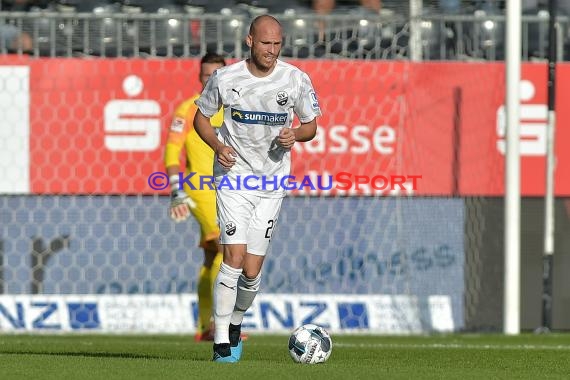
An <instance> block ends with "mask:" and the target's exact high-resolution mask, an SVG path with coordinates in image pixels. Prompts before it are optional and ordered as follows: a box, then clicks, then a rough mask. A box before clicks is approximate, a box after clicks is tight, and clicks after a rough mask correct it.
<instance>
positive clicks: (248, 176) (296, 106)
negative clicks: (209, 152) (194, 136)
mask: <svg viewBox="0 0 570 380" xmlns="http://www.w3.org/2000/svg"><path fill="white" fill-rule="evenodd" d="M196 104H197V105H198V107H199V108H200V111H201V112H202V113H203V114H204V116H206V117H211V116H212V115H214V114H215V113H216V112H217V111H218V110H219V109H220V107H221V106H223V107H224V122H223V124H222V126H221V127H220V128H219V133H218V139H220V141H221V142H223V143H224V144H225V145H229V146H231V147H233V148H234V150H235V151H236V152H237V154H238V156H237V157H236V163H235V164H234V166H233V167H232V168H231V169H230V170H229V171H228V170H225V169H224V168H223V167H222V166H221V165H220V164H219V163H218V160H217V159H215V160H214V176H215V177H216V184H217V186H218V187H220V188H221V187H223V186H227V188H228V189H229V188H232V189H235V190H250V191H256V192H257V194H258V195H260V196H265V197H283V196H285V188H284V187H283V186H281V185H282V180H283V178H285V177H287V176H288V175H289V174H290V172H291V152H290V150H286V149H284V148H282V147H281V146H279V145H278V144H277V136H278V135H279V131H280V130H281V129H283V128H290V127H291V125H292V123H293V117H294V114H295V115H297V117H298V119H299V120H300V121H301V123H308V122H310V121H311V120H313V119H314V118H315V117H317V116H319V115H321V111H320V108H319V103H318V101H317V97H316V95H315V90H314V89H313V85H312V83H311V80H310V79H309V76H308V75H307V74H306V73H304V72H302V71H301V70H300V69H298V68H297V67H295V66H293V65H291V64H288V63H285V62H283V61H281V60H277V63H276V66H275V68H274V69H273V72H272V73H271V74H269V75H268V76H266V77H263V78H259V77H256V76H254V75H252V74H251V73H250V72H249V70H248V69H247V65H246V61H240V62H237V63H234V64H232V65H229V66H225V67H222V68H219V69H218V70H216V71H215V72H214V74H213V75H212V76H211V77H210V79H209V80H208V83H207V84H206V87H205V88H204V91H203V92H202V95H201V96H200V98H199V99H198V100H197V101H196ZM285 179H286V178H285ZM228 181H229V182H228ZM275 184H276V185H277V186H275ZM244 185H245V186H244ZM285 186H286V185H285ZM254 189H255V190H254Z"/></svg>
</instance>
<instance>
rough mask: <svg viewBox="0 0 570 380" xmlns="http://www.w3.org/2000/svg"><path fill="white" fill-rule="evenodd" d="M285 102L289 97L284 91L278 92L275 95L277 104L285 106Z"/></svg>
mask: <svg viewBox="0 0 570 380" xmlns="http://www.w3.org/2000/svg"><path fill="white" fill-rule="evenodd" d="M287 100H289V95H287V93H286V92H285V91H279V92H278V93H277V104H279V105H280V106H284V105H285V104H287Z"/></svg>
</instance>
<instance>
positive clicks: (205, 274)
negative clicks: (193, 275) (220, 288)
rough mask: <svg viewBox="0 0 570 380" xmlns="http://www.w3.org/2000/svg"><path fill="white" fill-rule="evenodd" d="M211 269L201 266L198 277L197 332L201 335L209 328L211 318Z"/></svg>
mask: <svg viewBox="0 0 570 380" xmlns="http://www.w3.org/2000/svg"><path fill="white" fill-rule="evenodd" d="M211 274H212V268H208V267H205V266H202V267H201V268H200V274H199V275H198V319H199V320H198V323H199V325H198V331H199V332H200V333H203V332H204V331H205V330H207V329H208V328H209V327H210V319H211V318H212V297H213V296H212V283H211Z"/></svg>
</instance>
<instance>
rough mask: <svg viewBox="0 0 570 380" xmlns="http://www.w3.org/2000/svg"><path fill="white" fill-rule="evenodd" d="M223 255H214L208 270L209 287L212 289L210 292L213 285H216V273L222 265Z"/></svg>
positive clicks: (219, 253)
mask: <svg viewBox="0 0 570 380" xmlns="http://www.w3.org/2000/svg"><path fill="white" fill-rule="evenodd" d="M223 258H224V255H223V254H222V253H221V252H218V253H217V254H216V257H214V262H213V263H212V267H211V268H210V286H211V287H212V291H213V289H214V284H215V283H216V277H218V272H219V271H220V265H221V264H222V260H223Z"/></svg>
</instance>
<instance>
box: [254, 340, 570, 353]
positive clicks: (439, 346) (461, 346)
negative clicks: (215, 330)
mask: <svg viewBox="0 0 570 380" xmlns="http://www.w3.org/2000/svg"><path fill="white" fill-rule="evenodd" d="M255 345H260V346H281V344H276V343H265V342H263V343H258V342H255ZM333 346H334V347H342V348H411V349H420V350H422V349H429V350H432V349H454V350H456V349H466V350H562V351H570V345H562V344H559V345H546V344H461V343H445V344H443V343H430V344H397V343H336V342H334V340H333Z"/></svg>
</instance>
